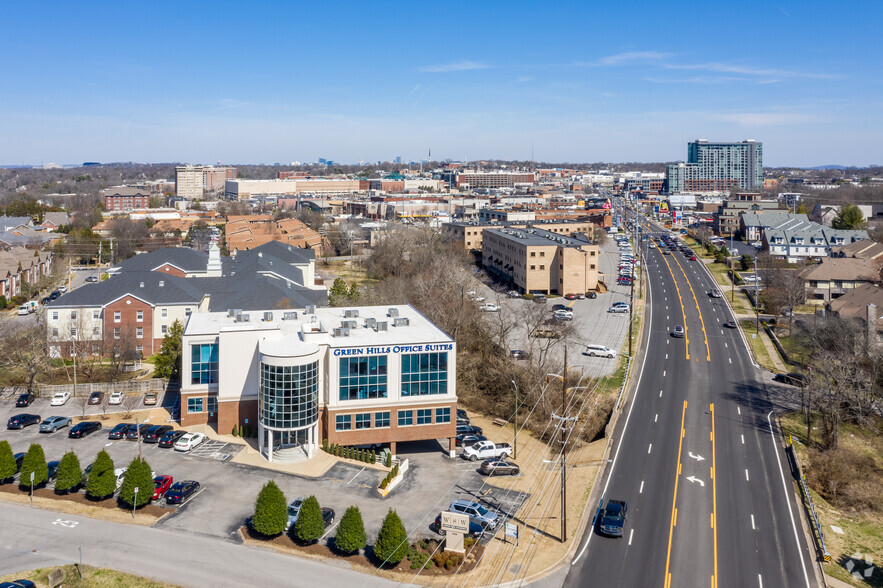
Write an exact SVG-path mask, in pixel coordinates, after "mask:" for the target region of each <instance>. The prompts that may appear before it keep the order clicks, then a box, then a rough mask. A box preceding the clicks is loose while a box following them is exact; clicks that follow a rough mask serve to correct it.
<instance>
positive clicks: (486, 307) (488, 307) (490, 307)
mask: <svg viewBox="0 0 883 588" xmlns="http://www.w3.org/2000/svg"><path fill="white" fill-rule="evenodd" d="M478 310H483V311H484V312H500V305H499V304H496V303H495V302H485V303H484V304H479V305H478Z"/></svg>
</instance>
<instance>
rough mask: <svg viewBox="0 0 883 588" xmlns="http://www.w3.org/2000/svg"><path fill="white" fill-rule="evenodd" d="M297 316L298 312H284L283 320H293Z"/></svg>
mask: <svg viewBox="0 0 883 588" xmlns="http://www.w3.org/2000/svg"><path fill="white" fill-rule="evenodd" d="M296 318H297V313H296V312H294V311H291V312H284V313H282V320H283V321H293V320H294V319H296Z"/></svg>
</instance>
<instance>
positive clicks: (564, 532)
mask: <svg viewBox="0 0 883 588" xmlns="http://www.w3.org/2000/svg"><path fill="white" fill-rule="evenodd" d="M561 415H562V418H563V419H564V420H563V421H561V543H565V542H566V541H567V346H565V347H564V381H563V382H562V386H561Z"/></svg>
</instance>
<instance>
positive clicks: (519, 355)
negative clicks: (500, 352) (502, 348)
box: [509, 349, 527, 359]
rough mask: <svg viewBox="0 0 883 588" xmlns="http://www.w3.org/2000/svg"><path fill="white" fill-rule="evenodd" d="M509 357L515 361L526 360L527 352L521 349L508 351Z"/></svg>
mask: <svg viewBox="0 0 883 588" xmlns="http://www.w3.org/2000/svg"><path fill="white" fill-rule="evenodd" d="M509 355H511V356H512V357H514V358H515V359H527V351H524V350H523V349H510V350H509Z"/></svg>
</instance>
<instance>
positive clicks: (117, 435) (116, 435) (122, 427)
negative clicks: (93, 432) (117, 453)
mask: <svg viewBox="0 0 883 588" xmlns="http://www.w3.org/2000/svg"><path fill="white" fill-rule="evenodd" d="M134 428H135V425H133V424H129V423H120V424H118V425H117V426H115V427H114V428H113V429H111V430H110V432H109V433H108V434H107V438H108V439H123V438H125V436H126V434H127V433H128V432H129V429H134Z"/></svg>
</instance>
